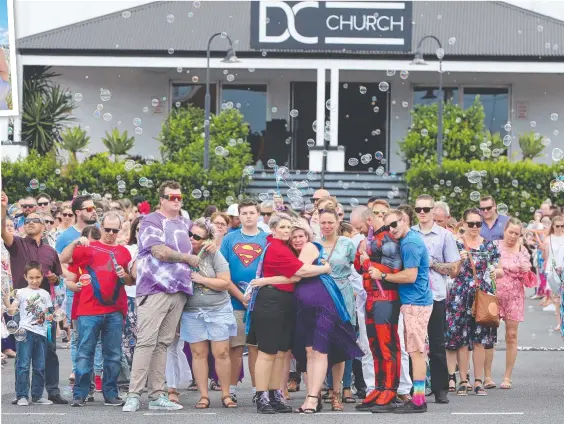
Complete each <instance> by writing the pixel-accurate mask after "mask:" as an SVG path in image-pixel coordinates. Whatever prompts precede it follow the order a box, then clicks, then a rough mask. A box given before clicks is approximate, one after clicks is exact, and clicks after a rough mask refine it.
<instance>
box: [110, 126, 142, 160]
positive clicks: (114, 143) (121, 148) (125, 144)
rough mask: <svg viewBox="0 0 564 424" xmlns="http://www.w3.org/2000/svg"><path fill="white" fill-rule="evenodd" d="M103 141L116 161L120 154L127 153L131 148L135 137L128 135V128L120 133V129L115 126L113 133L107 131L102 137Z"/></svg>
mask: <svg viewBox="0 0 564 424" xmlns="http://www.w3.org/2000/svg"><path fill="white" fill-rule="evenodd" d="M102 143H104V146H106V148H107V149H108V152H109V153H110V154H111V155H113V156H114V161H116V160H117V157H118V156H122V155H126V154H127V152H128V151H129V150H131V148H132V147H133V144H134V143H135V137H128V136H127V130H126V131H124V132H123V133H121V134H120V132H119V130H118V129H117V128H114V129H113V130H112V132H111V133H108V131H106V137H103V138H102Z"/></svg>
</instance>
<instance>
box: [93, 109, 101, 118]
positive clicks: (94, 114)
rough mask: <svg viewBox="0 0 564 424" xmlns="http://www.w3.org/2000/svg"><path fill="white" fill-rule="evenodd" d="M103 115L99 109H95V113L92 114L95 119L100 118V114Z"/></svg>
mask: <svg viewBox="0 0 564 424" xmlns="http://www.w3.org/2000/svg"><path fill="white" fill-rule="evenodd" d="M101 115H102V114H101V113H100V111H99V110H95V111H94V113H93V114H92V116H93V117H94V118H95V119H100V116H101Z"/></svg>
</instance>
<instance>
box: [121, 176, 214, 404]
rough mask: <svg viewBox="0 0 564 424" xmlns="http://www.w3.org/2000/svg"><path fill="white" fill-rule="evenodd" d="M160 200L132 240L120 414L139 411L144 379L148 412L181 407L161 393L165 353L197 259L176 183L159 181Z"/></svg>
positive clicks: (191, 290) (181, 197)
mask: <svg viewBox="0 0 564 424" xmlns="http://www.w3.org/2000/svg"><path fill="white" fill-rule="evenodd" d="M159 198H160V205H159V209H158V211H157V212H153V213H150V214H149V215H146V216H145V218H143V220H142V221H141V225H140V229H139V237H138V238H137V241H138V245H139V251H138V252H139V253H138V256H137V293H136V295H137V343H136V344H135V352H134V354H133V363H132V365H131V379H130V381H129V393H128V395H127V401H126V403H125V405H124V406H123V409H122V411H123V412H134V411H136V410H138V409H139V405H140V396H141V393H142V391H143V389H144V388H145V383H146V382H147V380H148V381H149V388H148V394H149V409H163V410H178V409H182V408H183V406H182V405H180V404H177V403H174V402H172V401H170V400H169V398H168V395H167V391H166V389H165V369H166V360H167V349H168V347H169V346H170V345H171V343H172V342H173V340H174V339H175V337H176V329H177V327H178V323H179V322H180V317H181V315H182V311H183V309H184V305H185V303H186V296H187V295H188V296H191V295H192V294H193V287H192V278H191V273H192V271H191V269H192V268H196V267H197V266H198V264H199V261H200V258H199V257H198V256H196V255H193V254H192V243H191V242H190V230H191V228H192V221H190V220H189V219H187V218H185V217H184V216H182V215H181V209H182V200H183V195H182V190H181V186H180V184H179V183H178V182H176V181H165V182H163V183H162V184H161V186H160V187H159ZM212 247H214V244H213V243H211V244H210V249H211V248H212Z"/></svg>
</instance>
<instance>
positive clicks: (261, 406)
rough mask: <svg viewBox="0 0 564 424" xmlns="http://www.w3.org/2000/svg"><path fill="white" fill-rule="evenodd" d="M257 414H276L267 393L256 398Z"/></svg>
mask: <svg viewBox="0 0 564 424" xmlns="http://www.w3.org/2000/svg"><path fill="white" fill-rule="evenodd" d="M257 412H258V413H259V414H276V411H275V410H274V408H273V407H272V405H271V404H270V399H269V397H268V392H262V394H261V395H260V396H259V397H258V398H257Z"/></svg>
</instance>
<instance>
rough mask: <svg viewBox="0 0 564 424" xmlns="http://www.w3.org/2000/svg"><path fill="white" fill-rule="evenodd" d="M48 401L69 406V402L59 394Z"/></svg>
mask: <svg viewBox="0 0 564 424" xmlns="http://www.w3.org/2000/svg"><path fill="white" fill-rule="evenodd" d="M47 399H49V400H50V401H51V402H53V403H54V404H55V405H68V404H69V401H68V400H66V399H65V398H63V397H62V396H61V395H60V394H59V393H57V394H56V395H51V396H49V397H48V398H47Z"/></svg>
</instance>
